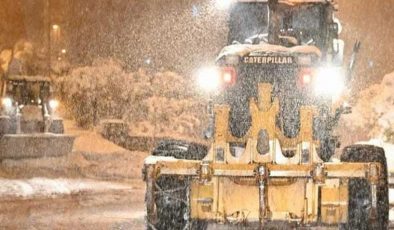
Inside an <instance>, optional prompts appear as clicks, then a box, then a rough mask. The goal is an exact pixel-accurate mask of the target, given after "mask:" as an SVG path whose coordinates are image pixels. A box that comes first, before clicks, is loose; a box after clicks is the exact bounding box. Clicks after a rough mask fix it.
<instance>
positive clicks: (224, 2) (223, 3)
mask: <svg viewBox="0 0 394 230" xmlns="http://www.w3.org/2000/svg"><path fill="white" fill-rule="evenodd" d="M233 2H234V0H215V5H216V8H218V9H219V10H227V9H228V8H230V6H231V4H232V3H233Z"/></svg>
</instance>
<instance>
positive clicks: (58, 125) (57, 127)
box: [49, 119, 64, 134]
mask: <svg viewBox="0 0 394 230" xmlns="http://www.w3.org/2000/svg"><path fill="white" fill-rule="evenodd" d="M49 132H50V133H55V134H63V133H64V124H63V120H62V119H54V120H53V121H52V124H51V126H50V127H49Z"/></svg>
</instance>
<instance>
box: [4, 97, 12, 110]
mask: <svg viewBox="0 0 394 230" xmlns="http://www.w3.org/2000/svg"><path fill="white" fill-rule="evenodd" d="M1 104H2V105H3V106H4V107H5V108H10V107H11V106H12V99H11V98H9V97H4V98H2V99H1Z"/></svg>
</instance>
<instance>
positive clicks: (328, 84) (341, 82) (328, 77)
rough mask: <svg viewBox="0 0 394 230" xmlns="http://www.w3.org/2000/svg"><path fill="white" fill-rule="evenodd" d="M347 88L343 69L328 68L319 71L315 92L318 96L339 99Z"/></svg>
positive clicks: (315, 80)
mask: <svg viewBox="0 0 394 230" xmlns="http://www.w3.org/2000/svg"><path fill="white" fill-rule="evenodd" d="M344 88H345V74H344V72H343V69H342V68H339V67H326V68H321V69H319V70H318V71H317V73H316V77H315V79H314V91H315V94H316V95H318V96H328V97H332V98H338V97H339V96H340V95H341V93H342V92H343V90H344Z"/></svg>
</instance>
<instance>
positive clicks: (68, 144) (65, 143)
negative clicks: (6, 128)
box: [0, 133, 75, 160]
mask: <svg viewBox="0 0 394 230" xmlns="http://www.w3.org/2000/svg"><path fill="white" fill-rule="evenodd" d="M74 140H75V137H74V136H72V135H65V134H52V133H35V134H7V135H4V136H2V137H1V138H0V160H2V159H23V158H40V157H59V156H64V155H65V154H67V153H70V152H71V151H72V148H73V144H74Z"/></svg>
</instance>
